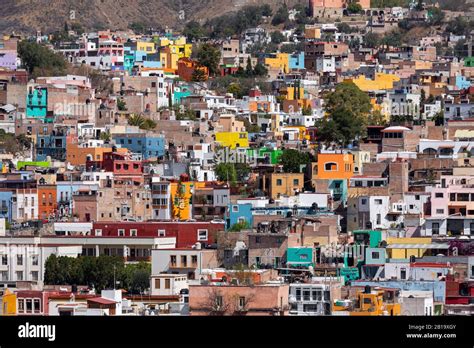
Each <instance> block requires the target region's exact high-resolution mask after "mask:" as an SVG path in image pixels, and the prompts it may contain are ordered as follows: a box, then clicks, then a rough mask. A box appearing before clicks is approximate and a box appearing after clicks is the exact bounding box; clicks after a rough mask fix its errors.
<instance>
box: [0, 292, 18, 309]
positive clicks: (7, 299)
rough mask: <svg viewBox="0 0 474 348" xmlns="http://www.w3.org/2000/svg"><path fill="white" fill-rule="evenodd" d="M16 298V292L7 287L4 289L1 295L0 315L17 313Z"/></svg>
mask: <svg viewBox="0 0 474 348" xmlns="http://www.w3.org/2000/svg"><path fill="white" fill-rule="evenodd" d="M16 303H17V298H16V294H15V293H14V292H12V291H10V290H9V289H5V290H4V292H3V296H2V308H1V311H0V315H16V314H17V307H16V306H17V305H16Z"/></svg>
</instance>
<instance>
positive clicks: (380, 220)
mask: <svg viewBox="0 0 474 348" xmlns="http://www.w3.org/2000/svg"><path fill="white" fill-rule="evenodd" d="M381 223H382V215H380V214H377V225H380V224H381Z"/></svg>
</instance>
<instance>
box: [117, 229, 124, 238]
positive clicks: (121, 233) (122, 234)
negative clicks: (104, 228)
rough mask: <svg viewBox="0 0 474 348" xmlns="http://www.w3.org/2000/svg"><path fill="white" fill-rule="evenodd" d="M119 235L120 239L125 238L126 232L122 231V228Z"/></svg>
mask: <svg viewBox="0 0 474 348" xmlns="http://www.w3.org/2000/svg"><path fill="white" fill-rule="evenodd" d="M118 235H119V237H123V236H125V230H124V229H122V228H120V229H119V230H118Z"/></svg>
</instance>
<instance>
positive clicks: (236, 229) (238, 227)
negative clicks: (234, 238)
mask: <svg viewBox="0 0 474 348" xmlns="http://www.w3.org/2000/svg"><path fill="white" fill-rule="evenodd" d="M250 228H251V226H250V224H249V223H248V222H247V221H244V222H238V223H236V224H233V225H232V226H231V227H230V228H229V232H240V231H242V230H248V229H250Z"/></svg>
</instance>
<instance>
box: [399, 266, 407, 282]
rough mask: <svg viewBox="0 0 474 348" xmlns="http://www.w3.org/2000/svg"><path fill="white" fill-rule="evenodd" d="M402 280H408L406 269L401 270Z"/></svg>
mask: <svg viewBox="0 0 474 348" xmlns="http://www.w3.org/2000/svg"><path fill="white" fill-rule="evenodd" d="M400 279H402V280H404V279H407V270H406V268H401V269H400Z"/></svg>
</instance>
